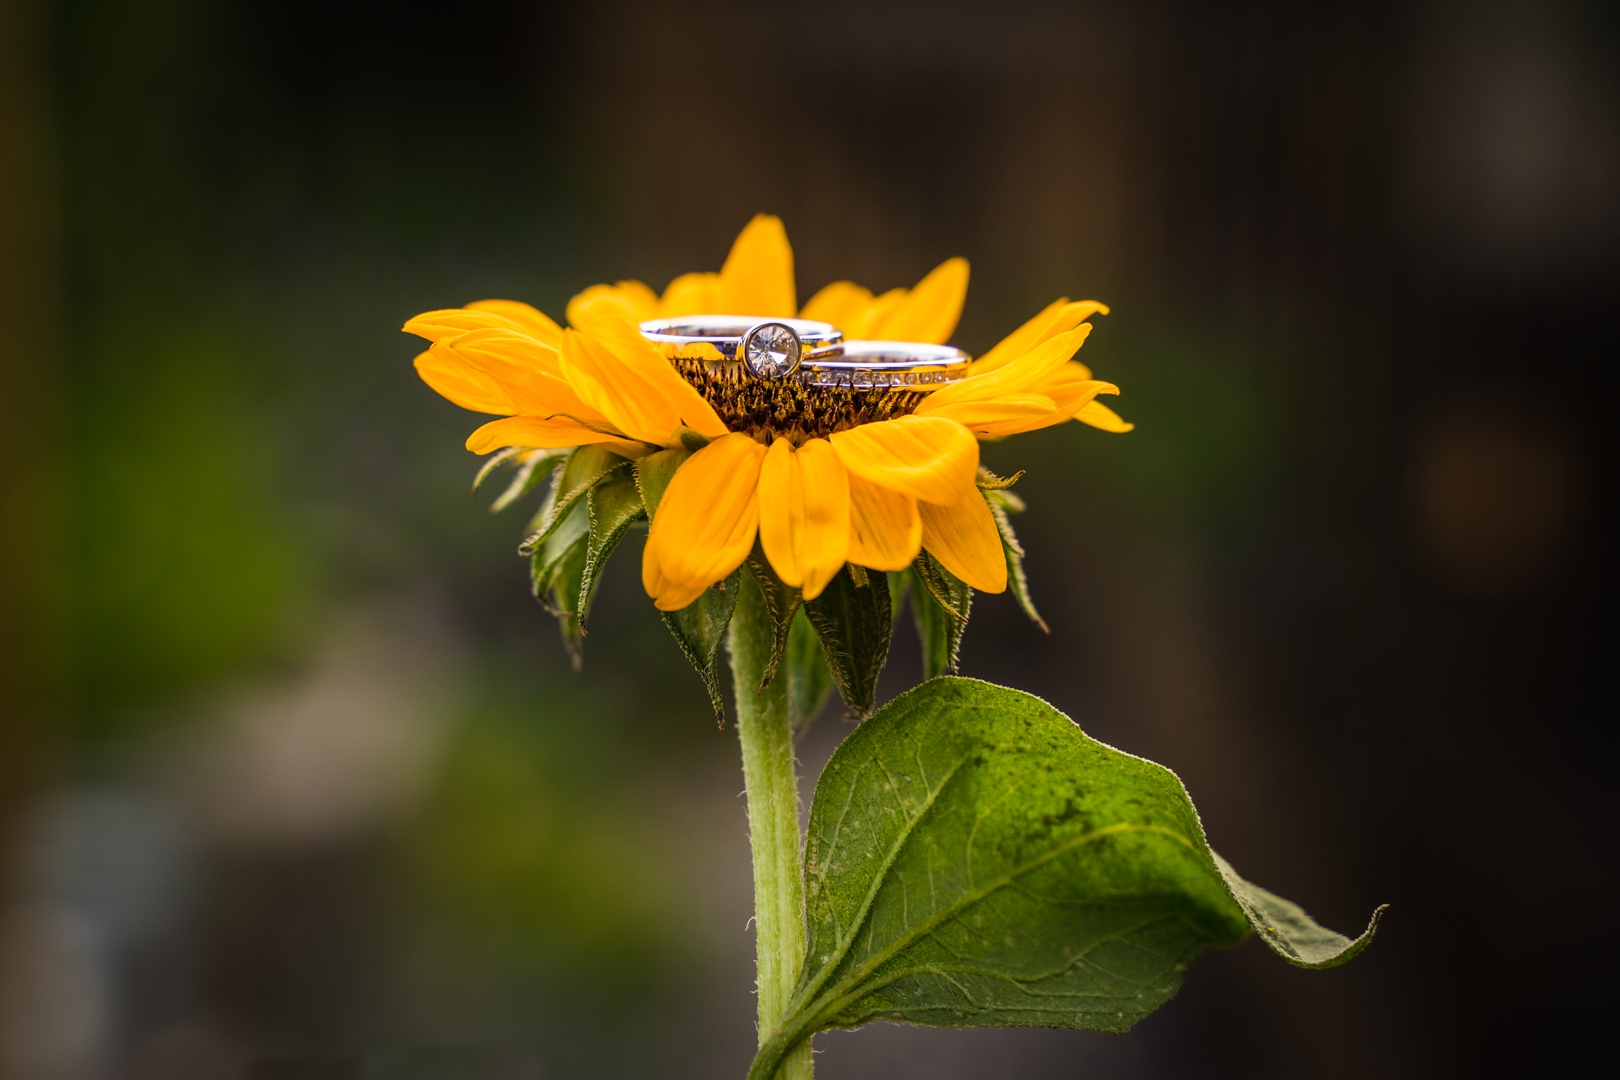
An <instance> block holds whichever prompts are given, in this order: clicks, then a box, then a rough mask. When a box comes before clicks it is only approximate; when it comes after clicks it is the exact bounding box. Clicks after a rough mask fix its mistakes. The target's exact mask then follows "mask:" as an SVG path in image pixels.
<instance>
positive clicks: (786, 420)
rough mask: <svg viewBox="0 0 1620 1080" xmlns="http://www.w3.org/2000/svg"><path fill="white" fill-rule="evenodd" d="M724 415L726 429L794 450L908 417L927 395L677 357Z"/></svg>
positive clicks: (682, 369) (683, 371)
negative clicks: (774, 375) (820, 382)
mask: <svg viewBox="0 0 1620 1080" xmlns="http://www.w3.org/2000/svg"><path fill="white" fill-rule="evenodd" d="M670 363H672V364H674V365H675V370H676V371H679V372H680V373H681V377H682V378H684V379H685V380H686V381H687V382H689V383H691V384H692V385H693V386H694V387H696V388H697V392H698V393H700V394H702V395H703V397H704V399H705V400H706V401H708V403H709V404H710V405H712V406H713V407H714V411H715V412H717V413H719V414H720V419H721V420H723V421H725V425H726V427H728V428H730V429H731V430H732V431H741V432H745V433H747V434H749V435H757V434H759V433H761V432H769V433H771V434H772V435H773V436H783V437H786V438H788V439H791V440H793V442H794V444H795V445H797V444H799V443H802V442H804V440H805V439H809V438H814V437H816V436H825V435H831V434H832V433H833V432H835V431H845V430H847V429H849V428H852V427H858V426H859V425H861V424H872V423H876V422H877V421H879V420H892V419H894V418H895V417H897V416H905V415H906V414H908V413H910V412H911V411H912V410H913V409H915V408H916V407H917V406H918V405H919V404H921V402H922V399H923V398H924V397H926V396H927V395H926V394H922V393H918V392H917V391H915V390H837V389H833V388H832V387H828V386H806V385H805V384H804V383H802V382H800V381H799V380H798V379H797V378H793V377H789V378H785V379H759V378H755V377H754V376H753V375H752V374H751V373H749V372H748V371H747V370H746V369H745V368H744V367H743V365H741V364H735V363H729V364H716V363H712V362H708V361H703V360H690V359H686V358H683V357H677V358H675V359H673V360H671V361H670Z"/></svg>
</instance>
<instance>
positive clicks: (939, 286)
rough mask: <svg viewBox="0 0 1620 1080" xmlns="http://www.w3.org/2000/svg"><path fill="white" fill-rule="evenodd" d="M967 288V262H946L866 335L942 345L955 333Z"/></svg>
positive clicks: (951, 260)
mask: <svg viewBox="0 0 1620 1080" xmlns="http://www.w3.org/2000/svg"><path fill="white" fill-rule="evenodd" d="M967 287H968V262H967V260H966V259H963V258H954V259H946V260H945V261H944V262H942V263H940V264H939V265H938V266H936V267H934V269H933V270H932V271H930V272H929V274H928V276H927V277H925V278H923V279H922V280H921V281H919V282H917V284H916V285H915V286H914V287H913V288H912V289H911V291H910V292H909V293H907V294H906V296H905V298H904V299H903V300H902V301H901V302H900V303H898V304H896V305H895V306H894V308H893V310H891V311H889V312H887V313H886V314H885V315H884V316H883V317H882V319H881V320H878V321H877V322H876V323H875V324H874V325H872V326H869V327H867V328H866V333H867V334H869V335H870V336H871V337H874V338H879V339H881V340H884V341H922V342H927V343H929V344H931V345H943V344H945V342H947V341H949V340H950V337H951V335H952V334H953V333H955V332H956V323H957V320H958V319H960V318H961V317H962V302H963V301H964V300H966V299H967Z"/></svg>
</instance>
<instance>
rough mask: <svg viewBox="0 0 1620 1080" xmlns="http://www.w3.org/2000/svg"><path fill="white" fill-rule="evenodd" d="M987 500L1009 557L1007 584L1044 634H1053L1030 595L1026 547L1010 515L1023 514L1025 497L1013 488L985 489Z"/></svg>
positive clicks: (1002, 546) (1019, 604) (1003, 550)
mask: <svg viewBox="0 0 1620 1080" xmlns="http://www.w3.org/2000/svg"><path fill="white" fill-rule="evenodd" d="M984 501H985V502H987V503H989V504H990V516H991V517H993V518H995V521H996V531H997V532H998V533H1000V534H1001V550H1002V552H1003V553H1004V554H1005V555H1006V556H1007V586H1008V588H1009V589H1011V590H1012V594H1013V599H1015V600H1017V601H1018V606H1019V607H1020V608H1022V609H1023V611H1024V614H1025V615H1028V616H1029V619H1030V621H1031V622H1033V623H1034V624H1035V625H1036V626H1038V627H1040V628H1041V633H1043V634H1050V633H1051V632H1052V631H1051V630H1050V629H1048V628H1047V625H1046V620H1045V619H1043V618H1041V613H1040V612H1038V611H1036V610H1035V601H1034V600H1032V599H1031V598H1030V595H1029V577H1028V576H1027V575H1026V574H1025V573H1024V546H1023V545H1022V544H1020V543H1019V542H1018V536H1017V534H1015V533H1014V532H1013V527H1012V521H1011V520H1010V519H1009V518H1008V517H1007V515H1008V514H1019V513H1023V510H1024V500H1022V499H1020V498H1019V497H1018V496H1016V495H1014V494H1013V493H1012V492H1010V491H996V490H991V491H985V492H984Z"/></svg>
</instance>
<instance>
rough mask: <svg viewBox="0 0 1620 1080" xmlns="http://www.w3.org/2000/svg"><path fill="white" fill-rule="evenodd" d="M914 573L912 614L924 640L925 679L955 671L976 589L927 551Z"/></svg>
mask: <svg viewBox="0 0 1620 1080" xmlns="http://www.w3.org/2000/svg"><path fill="white" fill-rule="evenodd" d="M911 575H912V579H913V580H914V581H915V582H916V586H915V587H914V588H913V589H912V590H911V614H912V618H913V619H914V620H915V622H916V624H917V640H918V641H919V642H921V643H922V662H923V678H924V679H925V680H926V679H932V678H934V677H935V676H937V675H944V674H955V672H956V663H957V658H958V656H959V654H960V653H961V650H962V635H963V634H965V633H967V624H968V616H969V615H970V614H971V613H972V611H973V589H972V588H971V587H970V586H969V585H968V584H967V582H965V581H963V580H961V579H960V578H958V577H957V576H956V575H955V574H953V573H951V572H950V571H949V570H947V569H945V568H944V567H943V566H941V565H940V564H939V561H938V560H936V559H935V558H934V557H933V556H932V555H930V554H928V552H926V551H925V552H922V553H921V554H919V555H918V556H917V560H916V562H914V563H912V566H911Z"/></svg>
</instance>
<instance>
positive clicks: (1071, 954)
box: [748, 678, 1377, 1080]
mask: <svg viewBox="0 0 1620 1080" xmlns="http://www.w3.org/2000/svg"><path fill="white" fill-rule="evenodd" d="M804 873H805V901H806V909H807V915H808V921H809V950H808V954H807V956H806V958H805V965H804V970H803V972H802V974H801V976H800V980H799V984H798V986H797V987H796V988H795V990H794V993H793V997H792V998H791V999H790V1001H789V1002H788V1005H787V1008H786V1010H785V1012H784V1015H783V1017H782V1019H781V1021H780V1022H779V1026H778V1027H776V1029H775V1031H774V1032H773V1034H772V1035H771V1037H770V1038H769V1039H768V1040H767V1042H766V1043H765V1045H764V1046H762V1047H761V1048H760V1051H759V1055H758V1056H757V1057H756V1058H755V1059H754V1064H753V1067H752V1068H751V1069H750V1070H749V1073H748V1076H749V1078H750V1080H768V1078H770V1077H772V1076H774V1075H775V1073H776V1070H777V1067H778V1066H779V1065H780V1063H781V1061H782V1059H783V1058H784V1057H785V1056H786V1055H787V1053H788V1052H789V1051H791V1050H792V1049H793V1048H794V1047H795V1046H797V1045H799V1044H800V1043H802V1042H803V1041H804V1040H805V1039H807V1038H809V1037H810V1036H811V1035H813V1034H814V1033H815V1032H817V1031H822V1030H826V1029H828V1028H853V1027H858V1026H860V1025H862V1024H864V1023H868V1022H870V1021H872V1020H892V1021H900V1022H904V1023H911V1024H928V1025H934V1026H941V1027H1026V1026H1038V1027H1054V1028H1082V1029H1092V1030H1102V1031H1125V1030H1127V1029H1129V1028H1130V1027H1131V1026H1132V1025H1133V1024H1135V1023H1136V1022H1137V1021H1139V1020H1140V1019H1142V1018H1143V1017H1144V1016H1146V1015H1148V1014H1149V1013H1151V1012H1152V1011H1153V1010H1154V1009H1156V1008H1157V1007H1158V1006H1159V1005H1161V1004H1163V1003H1164V1002H1165V1001H1167V1000H1169V999H1170V998H1171V997H1172V996H1174V994H1175V993H1176V991H1177V990H1178V989H1179V988H1180V985H1181V980H1182V972H1183V971H1184V970H1185V969H1186V967H1187V965H1188V963H1189V962H1191V960H1192V959H1193V958H1194V956H1196V955H1197V954H1198V953H1199V952H1200V951H1202V950H1203V949H1205V948H1208V947H1211V946H1231V945H1234V944H1236V943H1237V942H1238V941H1240V940H1241V939H1242V938H1244V937H1245V936H1246V935H1248V934H1249V933H1251V932H1258V933H1259V934H1260V935H1261V936H1262V937H1263V938H1264V939H1265V940H1266V942H1267V944H1268V945H1270V946H1271V947H1272V948H1273V949H1274V950H1275V951H1277V952H1278V953H1279V954H1281V955H1282V956H1283V957H1284V958H1286V959H1288V960H1289V961H1290V962H1291V963H1296V964H1301V965H1303V966H1309V967H1316V968H1321V967H1328V966H1331V965H1333V964H1336V963H1342V962H1344V961H1345V960H1348V959H1350V958H1351V957H1352V956H1354V955H1355V954H1356V953H1357V952H1359V951H1360V950H1361V949H1363V948H1365V946H1366V945H1367V943H1368V941H1369V940H1370V939H1371V937H1372V934H1373V931H1374V929H1375V928H1376V926H1377V915H1376V914H1375V915H1374V918H1373V921H1372V924H1371V925H1369V926H1368V928H1367V930H1366V932H1365V933H1363V934H1362V935H1361V937H1359V938H1357V939H1355V940H1351V939H1349V938H1347V937H1345V936H1343V935H1341V934H1336V933H1334V932H1333V931H1331V930H1327V929H1324V928H1323V927H1321V926H1319V925H1317V924H1316V923H1315V922H1313V921H1312V920H1311V919H1310V917H1309V916H1307V915H1306V914H1305V913H1304V912H1303V911H1302V910H1301V909H1300V908H1299V907H1298V906H1297V905H1294V904H1291V903H1289V902H1288V901H1286V900H1282V899H1281V898H1278V897H1275V896H1272V895H1271V894H1270V893H1267V892H1265V890H1263V889H1258V888H1257V887H1255V886H1253V885H1250V884H1249V883H1247V882H1245V881H1243V880H1242V878H1240V877H1238V875H1237V874H1236V873H1235V872H1233V871H1232V870H1231V868H1230V867H1229V866H1227V865H1226V864H1225V863H1224V862H1223V861H1222V860H1221V859H1220V857H1219V856H1218V855H1216V854H1215V853H1214V852H1212V851H1211V850H1210V849H1209V845H1208V842H1207V841H1206V840H1205V837H1204V832H1203V827H1202V825H1201V824H1200V823H1199V820H1198V813H1197V811H1196V810H1195V809H1194V808H1193V805H1192V802H1191V800H1190V799H1189V798H1188V797H1187V792H1186V789H1185V788H1184V787H1183V786H1182V784H1181V781H1180V780H1179V779H1177V777H1176V776H1175V774H1174V773H1172V772H1171V771H1170V770H1168V769H1166V768H1164V767H1162V766H1159V765H1155V764H1153V763H1152V762H1150V761H1144V760H1143V759H1141V758H1138V757H1133V756H1132V755H1130V754H1125V753H1122V752H1120V751H1118V750H1115V749H1113V748H1112V747H1109V746H1105V745H1103V744H1102V743H1099V742H1096V741H1095V740H1093V739H1090V738H1088V737H1087V736H1086V735H1085V733H1084V732H1082V731H1081V730H1080V729H1079V728H1078V727H1077V726H1075V724H1074V723H1073V722H1072V721H1071V720H1069V718H1068V717H1066V716H1064V715H1063V714H1062V713H1060V712H1058V711H1057V710H1056V709H1054V708H1052V707H1051V706H1050V705H1048V704H1046V703H1045V702H1043V701H1041V700H1040V699H1038V698H1035V697H1032V696H1031V695H1029V694H1025V693H1022V692H1020V691H1017V690H1009V689H1007V688H1005V687H999V686H992V685H990V684H989V683H984V682H979V681H977V680H973V679H962V678H943V679H935V680H932V681H930V682H926V683H924V684H922V685H921V686H919V687H916V688H915V689H913V690H910V691H908V692H906V693H905V694H902V695H901V696H900V697H898V698H896V699H895V700H893V701H891V702H889V703H888V704H887V705H885V706H884V707H883V708H882V709H880V710H879V711H878V712H877V714H876V715H874V716H873V717H872V718H871V719H869V720H868V721H867V722H866V723H865V724H862V725H861V726H860V727H859V728H858V729H856V730H855V731H854V732H853V733H851V734H850V736H849V737H848V738H847V739H845V740H844V742H843V744H842V745H841V746H839V747H838V749H837V750H836V751H835V752H834V753H833V756H832V760H831V761H829V762H828V763H827V766H826V768H825V769H823V770H822V773H821V779H820V782H819V783H818V784H817V786H816V795H815V801H814V802H813V804H812V805H811V809H810V829H809V835H808V837H807V839H806V844H805V856H804Z"/></svg>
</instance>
